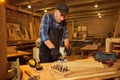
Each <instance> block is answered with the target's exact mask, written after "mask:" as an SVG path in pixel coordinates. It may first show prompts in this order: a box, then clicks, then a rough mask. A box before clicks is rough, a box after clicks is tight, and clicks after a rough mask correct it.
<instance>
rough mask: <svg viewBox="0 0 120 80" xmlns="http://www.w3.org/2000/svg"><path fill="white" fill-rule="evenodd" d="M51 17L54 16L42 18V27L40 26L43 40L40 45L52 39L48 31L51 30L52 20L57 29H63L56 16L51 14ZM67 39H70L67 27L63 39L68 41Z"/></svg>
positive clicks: (64, 28) (64, 29) (46, 15)
mask: <svg viewBox="0 0 120 80" xmlns="http://www.w3.org/2000/svg"><path fill="white" fill-rule="evenodd" d="M51 15H52V16H51V17H49V16H50V15H49V14H45V15H44V16H43V18H42V21H41V25H40V39H41V42H40V43H43V42H44V41H46V40H49V39H50V38H49V34H48V30H49V27H50V22H51V21H50V20H52V23H53V25H54V26H55V27H56V28H59V29H60V28H62V26H61V24H59V23H57V22H56V21H55V18H54V14H51ZM51 18H52V19H51ZM66 38H68V31H67V29H66V25H65V26H64V27H63V39H66Z"/></svg>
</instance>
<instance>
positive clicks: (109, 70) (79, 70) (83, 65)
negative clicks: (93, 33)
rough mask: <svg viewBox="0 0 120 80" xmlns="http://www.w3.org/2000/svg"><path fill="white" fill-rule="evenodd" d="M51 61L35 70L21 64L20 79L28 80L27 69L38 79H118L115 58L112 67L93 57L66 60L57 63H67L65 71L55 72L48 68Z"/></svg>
mask: <svg viewBox="0 0 120 80" xmlns="http://www.w3.org/2000/svg"><path fill="white" fill-rule="evenodd" d="M53 64H55V62H53V63H42V64H41V65H42V67H43V70H40V71H37V70H36V69H35V68H32V67H30V66H29V65H21V66H20V69H21V71H22V72H23V73H22V74H23V75H22V80H28V78H29V76H28V75H27V74H26V73H25V71H26V70H29V71H30V72H31V73H32V74H33V75H40V80H101V79H109V78H117V79H120V70H118V69H117V68H118V67H120V60H117V62H116V63H114V65H113V66H112V67H108V66H107V65H103V64H102V63H101V62H97V61H95V60H94V58H92V57H91V58H88V59H82V60H75V61H68V62H63V63H60V62H59V64H63V65H68V68H69V69H70V70H69V72H68V73H67V72H66V73H65V72H64V73H57V72H54V71H52V70H51V69H50V67H51V65H53Z"/></svg>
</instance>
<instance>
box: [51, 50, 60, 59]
mask: <svg viewBox="0 0 120 80" xmlns="http://www.w3.org/2000/svg"><path fill="white" fill-rule="evenodd" d="M51 56H52V57H53V59H54V60H57V59H58V58H59V57H60V56H61V54H60V52H59V51H58V50H57V49H56V48H52V49H51Z"/></svg>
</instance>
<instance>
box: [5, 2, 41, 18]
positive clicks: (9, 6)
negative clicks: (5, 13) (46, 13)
mask: <svg viewBox="0 0 120 80" xmlns="http://www.w3.org/2000/svg"><path fill="white" fill-rule="evenodd" d="M5 8H8V9H12V10H15V11H19V12H23V13H26V14H30V15H33V16H38V17H41V16H42V15H40V14H38V13H35V12H32V11H28V10H25V9H22V8H17V7H15V6H12V5H9V4H5Z"/></svg>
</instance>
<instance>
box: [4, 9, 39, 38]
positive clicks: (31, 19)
mask: <svg viewBox="0 0 120 80" xmlns="http://www.w3.org/2000/svg"><path fill="white" fill-rule="evenodd" d="M6 19H7V33H8V40H36V39H37V38H38V36H39V26H40V17H36V16H32V15H30V14H25V13H22V12H17V11H15V10H11V9H6Z"/></svg>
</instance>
